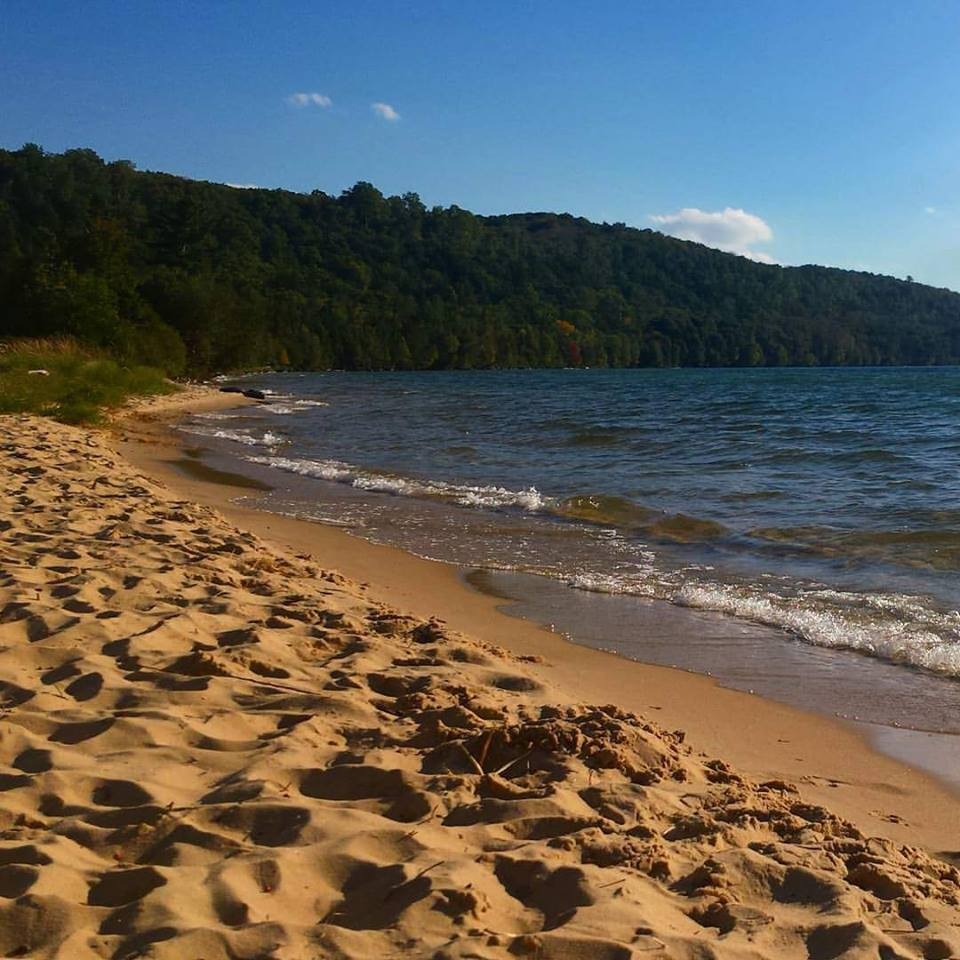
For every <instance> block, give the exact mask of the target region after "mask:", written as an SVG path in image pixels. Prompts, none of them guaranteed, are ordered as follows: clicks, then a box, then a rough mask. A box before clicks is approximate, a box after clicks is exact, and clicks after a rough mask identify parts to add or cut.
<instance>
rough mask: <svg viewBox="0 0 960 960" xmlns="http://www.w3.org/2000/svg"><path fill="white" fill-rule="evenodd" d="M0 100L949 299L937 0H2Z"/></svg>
mask: <svg viewBox="0 0 960 960" xmlns="http://www.w3.org/2000/svg"><path fill="white" fill-rule="evenodd" d="M0 94H2V96H0V105H2V106H0V145H2V146H5V147H18V146H20V145H21V144H22V143H24V142H28V141H31V142H36V143H39V144H40V145H41V146H43V147H44V148H46V149H47V150H51V151H59V150H62V149H65V148H68V147H73V146H89V147H92V148H93V149H95V150H96V151H97V152H98V153H100V154H101V155H102V156H104V157H106V158H108V159H116V158H126V159H130V160H133V161H134V162H135V163H136V164H137V166H139V167H140V168H143V169H153V170H166V171H170V172H173V173H179V174H182V175H185V176H190V177H198V178H201V179H208V180H219V181H224V182H230V183H236V184H256V185H260V186H268V187H286V188H291V189H295V190H312V189H321V190H324V191H326V192H328V193H338V192H340V191H341V190H343V189H344V188H346V187H347V186H349V185H351V184H352V183H354V182H356V181H357V180H369V181H371V182H372V183H374V184H376V186H378V187H379V188H380V189H381V190H383V191H384V192H385V193H402V192H405V191H407V190H413V191H416V192H417V193H419V194H420V195H421V197H422V198H423V199H424V201H425V202H426V203H427V204H429V205H433V204H443V205H446V204H451V203H456V204H459V205H460V206H462V207H465V208H467V209H470V210H474V211H476V212H478V213H505V212H515V211H523V210H556V211H567V212H570V213H574V214H577V215H582V216H586V217H589V218H591V219H594V220H608V221H625V222H626V223H629V224H632V225H635V226H641V227H647V226H654V227H656V228H658V229H663V230H665V231H668V232H672V233H675V234H677V235H681V236H688V237H698V238H702V239H705V240H707V241H709V242H711V243H714V244H717V245H720V246H724V247H726V248H728V249H733V250H736V251H743V252H751V255H753V256H757V257H759V258H769V259H774V260H776V261H778V262H781V263H785V264H795V263H826V264H831V265H837V266H845V267H852V268H855V269H866V270H873V271H876V272H882V273H892V274H894V275H897V276H905V275H907V274H911V275H913V276H914V277H915V278H916V279H918V280H922V281H924V282H928V283H933V284H936V285H939V286H949V287H952V288H954V289H960V233H958V227H960V3H958V2H956V0H949V2H939V0H912V2H906V0H899V2H890V0H872V2H859V0H834V2H831V3H827V2H820V0H813V2H810V0H808V2H803V3H801V2H799V0H795V2H782V0H764V2H760V0H757V2H754V0H743V2H737V0H703V2H688V0H662V2H661V0H656V2H654V0H649V2H641V0H633V2H627V0H624V2H620V3H612V2H593V3H584V2H583V0H579V2H565V0H553V2H549V3H546V2H544V3H540V2H522V0H512V2H499V0H488V2H477V3H474V2H470V0H450V2H432V3H428V2H401V0H394V2H381V3H372V2H363V0H351V2H342V3H341V2H329V3H316V2H314V3H302V2H274V3H266V2H263V3H253V2H241V0H236V2H216V0H207V2H203V3H200V2H197V3H178V2H175V0H167V2H159V0H157V2H152V3H146V2H137V0H127V2H125V3H120V2H116V3H102V2H96V0H87V2H84V3H76V2H69V3H67V2H54V0H31V2H23V0H4V3H3V13H2V17H0ZM297 94H302V95H305V96H303V97H299V98H298V97H297V96H296V95H297ZM314 95H315V96H314ZM374 104H380V105H381V106H380V107H377V108H374V106H373V105H374ZM655 218H659V219H655Z"/></svg>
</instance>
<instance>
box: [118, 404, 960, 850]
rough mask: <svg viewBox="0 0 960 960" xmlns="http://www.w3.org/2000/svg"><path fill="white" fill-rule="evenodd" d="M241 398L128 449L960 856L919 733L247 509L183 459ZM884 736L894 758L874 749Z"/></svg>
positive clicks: (824, 800) (705, 741) (403, 594)
mask: <svg viewBox="0 0 960 960" xmlns="http://www.w3.org/2000/svg"><path fill="white" fill-rule="evenodd" d="M168 399H169V398H168ZM239 399H240V402H238V398H237V395H235V394H219V393H217V394H214V395H213V396H210V395H209V394H207V395H205V396H201V397H199V398H198V397H189V398H182V399H181V402H180V403H179V404H177V403H169V404H165V405H164V409H163V410H162V411H158V410H151V411H150V413H149V414H148V418H147V419H144V418H143V416H142V413H141V414H137V413H135V414H134V416H133V418H125V419H124V420H123V421H122V428H123V430H124V434H125V436H124V439H123V440H122V441H121V442H120V444H119V447H118V449H119V450H120V452H121V454H122V455H123V456H124V457H125V458H126V459H128V460H129V461H130V462H132V463H133V464H134V465H135V466H136V467H137V468H138V469H140V470H142V471H144V472H145V473H147V474H148V475H150V476H153V477H154V478H157V479H160V480H161V481H162V482H164V483H165V484H167V485H168V486H170V487H172V488H173V489H175V490H177V491H178V492H179V493H181V494H183V495H184V496H187V497H189V498H190V499H191V500H195V501H198V502H201V503H203V504H204V505H207V506H211V507H213V508H215V509H217V510H218V511H220V512H222V513H223V514H224V515H225V516H226V517H227V518H228V519H229V520H230V521H231V522H234V523H236V524H237V525H238V526H240V527H242V528H243V529H247V530H250V531H252V532H254V533H256V534H257V535H258V536H260V537H262V538H263V539H264V540H267V541H270V542H273V543H275V544H277V545H278V546H280V547H282V548H284V549H292V550H294V551H295V552H297V553H306V554H311V555H314V554H315V555H316V559H317V560H318V561H319V562H321V563H323V562H326V558H329V557H331V556H332V557H335V558H336V560H335V562H334V563H333V564H332V566H334V567H335V568H336V569H337V570H339V571H340V572H342V573H343V574H345V575H346V576H348V577H350V578H351V579H354V580H357V581H359V582H361V583H364V584H365V585H366V587H367V588H368V589H369V591H370V593H371V595H372V596H375V597H376V598H377V599H378V600H379V601H381V602H383V603H386V604H389V605H390V606H393V607H397V608H400V609H403V610H404V611H406V612H410V613H412V614H414V615H415V616H419V617H426V618H429V617H433V616H437V617H439V618H440V619H442V620H443V621H445V622H446V623H447V624H449V626H450V627H451V629H454V630H457V631H459V632H463V633H466V634H469V635H471V636H475V637H479V638H480V639H482V640H485V641H488V642H494V643H496V644H497V645H498V646H502V647H504V648H506V649H508V650H510V651H511V652H513V653H516V654H519V655H521V656H529V657H534V658H538V659H539V660H540V661H541V662H542V664H543V665H542V669H543V670H544V671H545V672H548V673H549V675H550V681H551V683H553V684H555V685H558V686H559V687H561V688H562V689H566V690H568V691H573V692H576V694H577V698H578V699H581V700H585V701H589V702H597V703H601V702H613V703H616V704H617V705H618V706H619V707H622V708H624V709H627V710H630V711H635V712H637V713H640V714H642V715H643V714H645V715H648V716H651V717H654V718H655V719H656V720H657V721H658V722H660V723H662V724H663V725H666V726H668V727H670V728H678V729H682V730H683V731H684V732H685V734H686V735H687V738H688V742H690V743H691V744H692V745H693V746H694V747H695V748H696V749H698V750H702V751H704V752H705V753H708V754H710V755H712V756H720V757H723V758H724V760H725V761H728V762H730V763H732V764H733V765H734V766H735V767H736V768H737V769H739V770H742V771H744V772H746V773H747V774H748V775H749V776H751V777H754V778H756V779H768V780H769V779H782V780H786V781H788V782H793V783H797V784H798V785H799V786H800V787H801V790H802V792H803V795H804V797H805V799H809V800H810V802H814V803H818V804H824V805H826V806H829V807H830V808H831V809H834V810H836V811H837V812H839V813H841V814H842V815H843V816H844V817H846V818H848V819H850V820H852V821H853V822H856V823H858V825H860V826H861V827H862V828H863V829H865V830H866V831H867V832H877V833H882V834H884V835H886V836H889V837H890V838H891V839H892V840H894V841H895V842H898V843H921V844H922V845H923V846H925V847H926V848H927V849H930V850H937V851H941V852H943V851H946V852H949V853H950V854H951V855H952V856H957V851H956V848H957V843H956V839H955V838H956V827H955V825H956V819H957V815H958V813H960V785H958V783H957V782H951V781H950V780H949V779H947V778H944V777H940V776H937V775H936V773H934V772H933V771H931V770H929V769H925V768H924V767H923V765H922V764H914V763H911V762H910V761H909V759H907V758H906V757H905V756H904V754H905V753H909V752H910V751H911V749H912V748H913V746H914V744H915V742H916V741H914V742H913V743H911V742H910V738H909V734H911V733H914V731H903V730H897V729H896V728H893V727H889V728H887V727H884V728H882V734H880V735H878V734H877V732H876V731H874V730H873V729H872V725H870V724H864V723H856V722H854V721H848V720H841V719H836V718H832V717H830V716H827V715H825V714H822V713H819V712H814V711H812V710H803V709H800V708H797V707H794V706H790V705H788V704H784V703H782V702H779V701H776V700H772V699H769V698H765V697H762V696H758V695H755V694H751V693H746V692H743V691H740V690H737V689H734V688H731V687H727V686H723V685H722V684H720V683H719V682H718V681H716V680H714V679H712V678H710V677H708V676H705V675H703V674H699V673H696V672H693V671H691V670H687V669H683V668H674V667H666V666H660V665H656V664H649V663H645V662H642V661H638V660H633V659H630V658H627V657H624V656H622V655H620V654H617V653H613V652H608V651H604V650H600V649H597V648H595V647H592V646H587V645H583V644H579V643H577V642H576V641H575V640H573V639H570V638H567V637H565V636H564V635H562V634H561V633H558V632H555V631H553V630H551V629H550V628H549V627H548V626H546V625H542V624H540V623H536V622H534V621H532V620H529V619H526V618H524V617H522V616H520V615H517V614H512V613H509V612H506V611H505V609H504V608H505V607H507V606H508V605H509V601H507V600H505V599H504V598H499V597H497V596H495V595H489V594H487V593H485V592H483V591H482V590H480V589H479V588H478V587H477V586H474V585H472V584H471V583H470V582H469V577H470V575H471V573H472V572H473V570H472V568H464V567H459V566H456V565H454V564H449V563H445V562H442V561H436V560H427V559H423V558H420V557H417V556H415V555H413V554H411V553H408V552H406V551H404V550H402V549H401V548H399V547H393V546H389V545H383V544H374V543H370V542H368V541H366V540H363V539H362V538H360V537H357V536H354V535H353V534H351V533H349V532H347V531H345V530H343V529H341V528H338V527H336V526H335V525H333V524H329V523H323V522H320V521H311V520H305V519H297V518H292V517H285V516H281V515H279V514H273V513H270V512H268V511H264V510H260V509H258V508H256V507H250V506H246V505H242V504H238V503H235V502H233V501H234V500H235V499H236V498H238V497H242V496H247V495H249V494H250V493H251V492H253V491H251V490H250V489H249V488H246V487H245V486H241V485H236V486H231V479H230V475H229V474H228V475H226V476H217V477H214V478H203V477H202V476H201V475H198V474H194V475H193V476H188V475H186V474H185V473H184V471H183V470H182V467H178V465H177V463H176V461H178V460H182V459H183V456H182V455H183V453H184V451H186V450H187V449H189V448H190V447H191V446H192V444H191V443H190V442H189V441H188V440H187V439H186V438H184V437H181V436H179V435H178V434H176V433H175V432H174V431H173V430H172V429H171V426H172V422H173V421H175V420H176V419H179V418H180V417H182V416H187V415H189V414H190V413H193V412H199V411H201V410H203V411H210V410H223V409H230V408H232V407H235V406H239V405H241V404H242V405H247V404H249V403H250V402H251V401H244V400H243V398H239ZM198 402H199V403H200V404H201V406H197V403H198ZM693 704H696V708H693V706H692V705H693ZM917 733H918V734H921V733H922V732H917ZM881 735H882V737H883V740H884V743H885V750H884V751H883V752H881V751H880V750H879V749H878V748H877V746H875V743H877V742H878V739H879V738H880V736H881ZM953 740H957V741H958V742H957V750H958V751H960V738H951V739H950V741H949V742H950V743H951V744H952V743H953ZM788 745H789V749H786V748H787V746H788ZM898 753H899V756H898Z"/></svg>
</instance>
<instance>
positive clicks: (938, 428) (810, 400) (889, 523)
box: [184, 368, 960, 731]
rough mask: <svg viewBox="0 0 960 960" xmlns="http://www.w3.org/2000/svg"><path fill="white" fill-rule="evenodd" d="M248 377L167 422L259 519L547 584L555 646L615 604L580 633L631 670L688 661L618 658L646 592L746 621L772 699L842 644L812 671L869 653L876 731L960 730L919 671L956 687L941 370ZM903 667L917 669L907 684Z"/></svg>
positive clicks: (686, 649) (956, 426) (946, 375)
mask: <svg viewBox="0 0 960 960" xmlns="http://www.w3.org/2000/svg"><path fill="white" fill-rule="evenodd" d="M246 383H247V384H251V385H256V386H258V387H260V388H262V389H267V390H270V391H273V394H274V399H275V402H274V403H273V404H270V405H267V406H263V407H258V408H244V409H242V410H238V411H234V412H229V413H227V414H218V415H207V416H206V417H198V418H195V419H194V420H193V421H191V422H190V423H187V424H185V425H184V429H186V430H188V431H192V432H194V433H195V434H196V435H197V436H198V440H199V439H200V438H202V440H201V441H200V442H202V443H203V444H204V445H205V446H207V447H209V448H210V449H212V450H214V451H220V452H221V453H224V454H225V453H228V452H230V451H232V452H233V454H232V455H233V456H239V457H241V458H242V459H243V460H244V461H245V464H246V467H245V469H246V470H247V471H248V472H250V473H251V475H255V476H259V477H260V478H261V479H267V478H269V482H270V483H271V484H272V485H274V486H275V487H276V489H275V490H273V491H272V492H270V493H267V494H265V495H264V497H263V503H264V505H265V506H268V507H269V508H271V509H275V510H279V511H282V512H287V513H294V514H298V515H304V516H312V517H318V518H324V519H334V520H336V521H337V522H340V523H342V524H345V525H346V526H348V527H350V528H352V529H354V530H356V531H357V532H360V533H361V534H362V535H364V536H366V537H368V538H370V539H374V540H382V541H388V542H393V543H398V544H400V545H402V546H405V547H407V548H409V549H412V550H414V551H415V552H417V553H420V554H422V555H426V556H433V557H437V558H440V559H445V560H453V561H456V562H459V563H463V564H467V565H474V566H478V567H490V568H496V569H500V570H506V571H519V572H527V573H537V574H542V575H546V576H548V577H549V578H550V579H551V580H552V581H553V582H554V583H555V584H556V585H558V586H562V587H564V593H562V594H561V595H564V596H567V597H568V598H574V599H571V603H573V609H574V612H573V613H571V623H572V625H573V628H574V629H572V631H571V632H573V633H574V635H576V630H577V629H582V624H583V623H587V622H588V620H587V619H585V616H586V615H585V614H584V615H583V616H581V615H578V614H576V612H575V611H576V610H577V609H579V610H581V612H583V611H586V610H588V609H591V610H592V609H593V607H594V606H595V605H592V604H591V602H590V600H589V597H590V594H591V593H594V594H597V595H607V596H611V597H619V598H621V599H620V601H619V606H618V614H617V617H616V618H615V619H616V623H615V624H614V623H611V624H609V626H608V630H609V632H610V636H606V637H604V638H600V639H605V640H606V641H608V643H607V645H608V646H610V645H616V644H621V645H623V644H626V645H627V646H630V645H631V644H633V645H634V646H636V645H637V644H638V643H639V647H638V648H637V649H633V650H632V651H628V650H624V651H621V652H627V653H630V654H631V655H637V656H638V657H640V658H641V659H656V660H657V662H663V661H664V659H666V660H669V661H670V662H684V663H688V664H689V665H690V666H691V668H693V669H700V670H706V669H709V668H708V667H706V666H705V665H704V663H701V662H700V659H703V658H702V657H701V654H702V653H703V652H704V650H705V649H706V648H707V646H708V645H707V644H706V643H705V642H701V643H700V644H699V646H698V643H697V640H696V637H695V636H692V635H691V634H689V633H686V634H685V635H684V634H678V635H677V636H675V637H673V638H672V639H671V640H668V641H665V642H666V643H667V645H668V647H669V645H671V644H672V645H674V646H675V647H676V649H677V650H678V651H680V650H682V652H683V655H682V656H679V655H678V656H675V657H672V658H671V657H669V656H666V654H664V656H663V657H661V656H660V655H659V654H658V655H657V656H656V657H655V656H654V655H653V653H652V652H651V649H646V650H645V651H644V650H643V649H640V648H642V647H643V644H642V643H640V642H639V640H638V630H639V625H640V624H641V623H643V622H644V617H643V616H642V615H641V613H640V611H641V607H642V603H643V602H644V601H649V600H666V601H670V602H671V603H672V604H673V605H674V606H675V607H680V608H683V609H687V610H690V611H703V612H704V613H707V614H717V613H720V614H724V615H725V617H724V619H726V618H731V619H730V621H729V622H730V623H734V624H736V623H739V624H743V625H747V626H749V627H750V629H752V630H757V631H758V632H757V637H760V638H762V639H759V640H757V643H758V644H759V646H757V647H756V649H752V652H751V654H750V657H749V658H748V659H750V660H751V661H753V662H756V661H757V660H758V659H762V658H763V657H764V655H765V654H766V656H768V657H769V658H770V660H771V663H772V662H773V661H776V662H777V663H778V664H780V665H781V666H783V665H784V664H785V663H786V661H785V659H784V651H785V650H787V649H790V650H791V651H793V653H791V657H790V658H788V659H789V669H788V672H787V674H786V675H785V677H784V680H783V683H782V686H784V687H785V688H789V687H791V685H793V686H796V684H791V678H792V677H793V676H794V675H803V676H805V677H806V678H807V679H808V680H809V677H810V676H813V675H814V674H815V673H816V670H817V669H819V667H817V664H818V663H819V662H820V661H819V660H818V655H816V654H815V651H813V650H812V649H810V648H811V647H819V648H821V649H822V650H826V651H843V652H844V653H843V654H842V655H841V657H840V660H841V661H842V663H841V665H839V666H837V665H836V664H834V665H833V667H832V668H831V670H832V673H833V674H834V675H835V674H837V673H838V672H840V673H843V672H844V671H847V672H850V671H852V670H854V666H852V665H851V664H853V663H857V664H859V663H860V662H861V661H862V660H863V656H862V655H866V656H867V657H872V658H876V659H877V660H882V661H885V664H884V667H883V678H884V679H883V680H882V682H881V679H880V672H878V673H877V674H876V677H875V678H874V681H873V682H875V683H876V684H878V689H879V688H880V687H882V689H883V690H885V691H887V693H884V694H883V697H884V698H887V699H889V698H888V693H889V691H891V690H893V689H894V688H895V687H897V686H898V684H897V682H896V678H900V677H902V678H903V680H902V683H901V684H900V687H901V688H902V689H901V691H900V695H899V696H898V697H896V698H894V700H895V701H896V704H897V706H896V708H895V709H894V708H893V707H891V708H890V709H886V708H885V707H884V705H883V703H880V704H878V706H877V707H876V709H874V711H873V713H876V714H877V717H876V719H878V720H880V721H881V722H899V723H902V724H904V725H910V726H914V727H917V728H919V729H924V730H947V729H949V730H951V731H953V730H956V729H960V721H958V720H957V718H956V710H957V706H956V705H957V703H958V698H957V691H958V690H960V687H958V686H957V685H956V681H955V680H953V679H951V680H950V681H949V682H944V681H943V680H941V679H938V677H948V678H954V677H960V614H958V612H957V606H958V599H960V472H958V470H957V465H958V456H960V370H958V369H954V368H949V369H945V368H938V369H870V370H657V371H646V370H629V371H573V370H570V371H509V372H508V371H503V372H475V373H474V372H451V373H396V374H389V373H388V374H301V375H270V376H265V377H256V378H253V379H252V380H248V381H246ZM568 587H573V588H575V590H572V591H571V590H569V589H566V588H568ZM527 592H528V593H530V592H531V591H529V590H528V591H527ZM533 592H534V593H535V592H536V591H533ZM576 597H579V598H580V599H579V601H578V600H576V599H575V598H576ZM531 602H533V601H531ZM550 603H552V604H555V603H556V601H554V600H551V601H550ZM631 610H633V615H632V616H631V613H630V611H631ZM591 615H592V614H591ZM708 619H709V617H708ZM711 622H714V621H711ZM631 623H633V624H634V627H631ZM578 624H579V626H578ZM761 627H763V628H775V629H767V630H762V629H759V628H761ZM701 632H702V631H701ZM785 634H786V636H785ZM595 642H598V643H599V642H600V641H599V640H595ZM601 645H602V644H601ZM650 646H651V645H649V644H648V647H650ZM794 648H799V654H800V655H799V656H794V654H795V653H796V651H795V650H794ZM804 648H806V649H807V655H806V657H805V656H804V655H803V650H804ZM698 649H699V650H700V653H697V650H698ZM849 651H856V652H857V653H858V654H859V655H860V656H858V657H854V658H853V659H850V655H849ZM704 656H705V655H704ZM698 658H699V659H698ZM844 658H846V659H844ZM706 659H709V657H707V658H706ZM843 663H846V664H847V666H843V665H842V664H843ZM908 668H921V669H922V670H923V671H924V672H925V674H924V685H923V686H922V690H921V689H920V688H918V687H916V684H915V678H916V676H917V674H916V671H915V670H912V669H908ZM768 672H775V671H774V670H773V669H772V668H771V670H769V671H768ZM928 680H929V681H930V682H931V683H933V687H930V686H929V683H928V682H927V681H928ZM744 682H745V683H749V680H746V681H744ZM818 696H820V694H818ZM832 696H834V697H840V696H841V695H840V694H838V693H837V692H836V691H834V693H833V694H832ZM931 697H932V698H933V700H934V701H935V702H934V703H933V704H932V705H931V703H930V702H929V701H930V698H931ZM911 700H913V701H914V702H915V709H914V710H913V712H912V713H911V711H910V710H909V709H907V708H906V705H908V704H909V702H910V701H911ZM921 700H922V701H924V702H923V703H920V702H919V701H921ZM820 705H821V706H824V704H820ZM847 705H848V704H847V703H845V702H844V703H839V702H838V704H837V707H838V709H836V710H835V711H833V712H838V713H840V712H848V711H846V710H843V709H840V707H846V706H847ZM826 706H827V707H829V703H828V704H826ZM868 712H869V711H868ZM881 714H882V715H883V716H880V715H881Z"/></svg>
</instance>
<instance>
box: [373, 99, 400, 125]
mask: <svg viewBox="0 0 960 960" xmlns="http://www.w3.org/2000/svg"><path fill="white" fill-rule="evenodd" d="M370 109H371V110H372V111H373V112H374V113H375V114H376V115H377V116H378V117H383V119H384V120H389V121H390V122H391V123H395V122H396V121H397V120H399V119H400V114H399V113H397V111H396V110H394V109H393V107H391V106H390V104H389V103H381V102H380V101H379V100H378V101H377V102H376V103H371V104H370Z"/></svg>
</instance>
